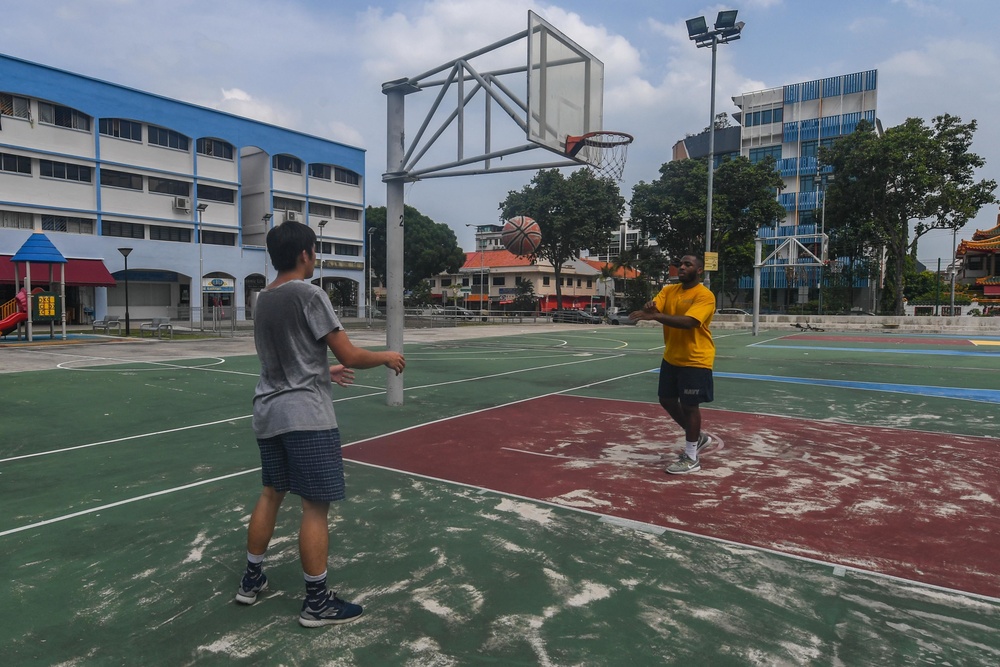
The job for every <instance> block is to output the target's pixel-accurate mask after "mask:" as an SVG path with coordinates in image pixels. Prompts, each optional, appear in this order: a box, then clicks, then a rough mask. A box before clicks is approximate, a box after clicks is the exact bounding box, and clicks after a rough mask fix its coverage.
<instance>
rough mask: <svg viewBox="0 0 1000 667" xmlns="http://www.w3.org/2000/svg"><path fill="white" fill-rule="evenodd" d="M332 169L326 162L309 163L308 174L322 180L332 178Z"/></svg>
mask: <svg viewBox="0 0 1000 667" xmlns="http://www.w3.org/2000/svg"><path fill="white" fill-rule="evenodd" d="M332 174H333V169H332V168H331V167H330V165H328V164H311V165H309V175H310V176H312V177H313V178H319V179H322V180H324V181H329V180H332Z"/></svg>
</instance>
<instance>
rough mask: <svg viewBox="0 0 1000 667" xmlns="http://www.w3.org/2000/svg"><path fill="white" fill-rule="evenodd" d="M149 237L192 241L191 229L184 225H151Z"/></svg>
mask: <svg viewBox="0 0 1000 667" xmlns="http://www.w3.org/2000/svg"><path fill="white" fill-rule="evenodd" d="M149 238H150V240H151V241H174V242H177V243H190V242H191V230H190V229H186V228H184V227H164V226H162V225H150V226H149Z"/></svg>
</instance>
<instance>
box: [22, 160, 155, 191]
mask: <svg viewBox="0 0 1000 667" xmlns="http://www.w3.org/2000/svg"><path fill="white" fill-rule="evenodd" d="M38 173H39V174H40V175H41V176H44V177H46V178H61V179H63V180H64V181H79V182H80V183H90V182H91V176H90V167H85V166H83V165H79V164H69V163H67V162H54V161H52V160H39V161H38ZM139 189H142V181H140V182H139Z"/></svg>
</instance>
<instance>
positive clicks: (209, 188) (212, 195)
mask: <svg viewBox="0 0 1000 667" xmlns="http://www.w3.org/2000/svg"><path fill="white" fill-rule="evenodd" d="M198 199H208V200H209V201H221V202H225V203H227V204H235V203H236V190H231V189H229V188H220V187H218V186H216V185H205V184H203V183H199V184H198Z"/></svg>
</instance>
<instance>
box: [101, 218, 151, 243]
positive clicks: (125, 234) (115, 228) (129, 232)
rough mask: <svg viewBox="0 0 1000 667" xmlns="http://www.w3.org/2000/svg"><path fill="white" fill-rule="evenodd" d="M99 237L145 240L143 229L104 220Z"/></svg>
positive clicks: (130, 224)
mask: <svg viewBox="0 0 1000 667" xmlns="http://www.w3.org/2000/svg"><path fill="white" fill-rule="evenodd" d="M101 236H120V237H122V238H126V239H142V238H146V234H145V227H143V226H142V225H135V224H132V223H131V222H112V221H109V220H105V221H104V224H103V225H101Z"/></svg>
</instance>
